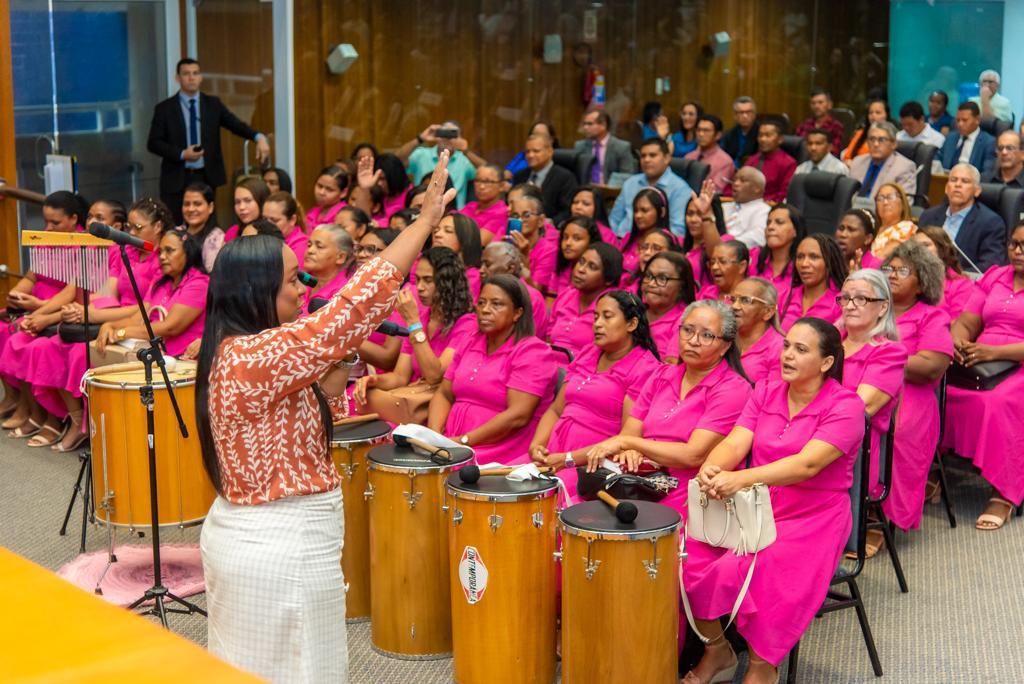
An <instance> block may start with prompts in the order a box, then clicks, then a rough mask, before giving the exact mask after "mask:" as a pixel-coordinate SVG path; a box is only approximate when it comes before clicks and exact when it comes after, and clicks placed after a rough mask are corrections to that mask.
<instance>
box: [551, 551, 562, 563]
mask: <svg viewBox="0 0 1024 684" xmlns="http://www.w3.org/2000/svg"><path fill="white" fill-rule="evenodd" d="M551 555H552V556H553V557H554V559H555V562H556V563H561V562H562V552H561V551H555V552H553V553H552V554H551Z"/></svg>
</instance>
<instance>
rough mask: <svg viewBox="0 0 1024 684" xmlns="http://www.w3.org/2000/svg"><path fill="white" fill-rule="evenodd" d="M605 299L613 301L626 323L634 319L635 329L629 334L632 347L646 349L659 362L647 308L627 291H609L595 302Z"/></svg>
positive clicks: (659, 356)
mask: <svg viewBox="0 0 1024 684" xmlns="http://www.w3.org/2000/svg"><path fill="white" fill-rule="evenodd" d="M605 297H608V298H610V299H613V300H615V303H616V304H618V306H619V311H621V312H622V315H623V317H624V318H625V319H626V323H629V321H631V320H633V319H634V318H635V319H636V321H637V323H636V329H635V330H633V332H632V333H631V335H632V337H633V344H634V346H637V347H640V348H641V349H646V350H647V351H649V352H651V354H653V355H654V358H656V359H658V360H659V361H661V355H660V354H658V345H657V344H656V343H655V342H654V338H653V337H652V336H651V324H650V322H648V320H647V307H646V306H644V303H643V302H642V301H640V298H639V297H637V296H636V295H635V294H633V293H632V292H630V291H629V290H610V291H609V292H605V293H604V294H603V295H601V296H600V297H598V298H597V301H601V300H602V299H604V298H605Z"/></svg>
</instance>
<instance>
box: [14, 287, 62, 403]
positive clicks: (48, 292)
mask: <svg viewBox="0 0 1024 684" xmlns="http://www.w3.org/2000/svg"><path fill="white" fill-rule="evenodd" d="M65 287H66V285H65V284H64V283H62V282H61V281H59V280H54V279H53V278H49V277H47V276H42V275H39V274H36V282H35V284H34V285H33V286H32V290H31V294H32V296H34V297H38V298H39V299H41V300H43V301H44V302H46V301H49V300H50V299H53V297H54V296H55V295H56V294H57V293H59V292H60V291H61V290H63V289H64V288H65ZM46 339H47V338H44V337H38V336H36V335H31V334H29V333H27V332H22V331H21V330H19V329H18V326H17V324H10V325H6V324H5V325H0V377H3V379H4V381H5V382H7V383H8V384H9V385H11V386H12V387H20V386H21V383H23V382H26V381H28V380H29V371H30V358H31V355H32V347H33V346H35V345H37V344H41V343H42V342H43V341H44V340H46Z"/></svg>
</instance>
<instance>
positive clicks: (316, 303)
mask: <svg viewBox="0 0 1024 684" xmlns="http://www.w3.org/2000/svg"><path fill="white" fill-rule="evenodd" d="M310 277H312V276H310ZM327 302H328V300H326V299H324V298H323V297H313V298H312V299H310V300H309V313H311V314H314V313H316V312H317V311H319V310H320V309H322V308H324V307H325V306H327ZM377 332H379V333H380V334H381V335H387V336H389V337H408V336H409V329H408V328H403V327H402V326H400V325H398V324H397V323H395V322H393V321H384V322H383V323H381V324H380V325H378V326H377Z"/></svg>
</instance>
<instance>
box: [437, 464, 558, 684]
mask: <svg viewBox="0 0 1024 684" xmlns="http://www.w3.org/2000/svg"><path fill="white" fill-rule="evenodd" d="M446 486H447V490H448V496H449V507H450V509H451V510H450V511H449V517H450V519H451V528H450V531H449V533H448V534H449V548H450V549H451V550H450V552H449V554H450V555H449V559H450V561H451V569H450V574H451V592H452V645H453V653H454V656H455V662H454V678H455V681H456V682H458V683H459V684H484V683H486V684H513V683H519V682H522V684H533V683H535V682H551V681H553V680H554V677H555V638H556V637H555V620H556V604H555V602H556V597H557V594H558V584H557V582H558V579H557V568H556V567H555V564H554V563H553V562H552V554H553V553H554V551H555V527H556V524H555V502H556V500H557V494H558V483H557V481H554V480H527V481H525V482H516V481H512V480H509V479H507V478H505V477H500V476H483V477H481V478H480V479H479V480H478V481H477V482H474V483H472V484H469V483H466V482H463V481H462V480H461V479H460V478H459V474H458V473H453V474H451V475H449V476H448V482H447V485H446Z"/></svg>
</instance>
